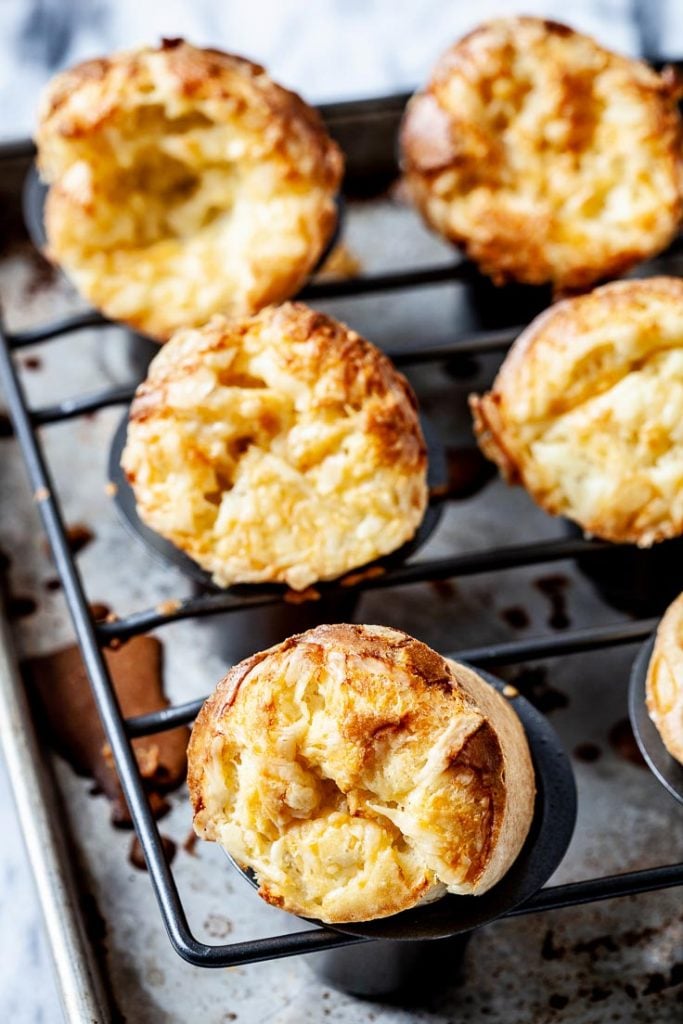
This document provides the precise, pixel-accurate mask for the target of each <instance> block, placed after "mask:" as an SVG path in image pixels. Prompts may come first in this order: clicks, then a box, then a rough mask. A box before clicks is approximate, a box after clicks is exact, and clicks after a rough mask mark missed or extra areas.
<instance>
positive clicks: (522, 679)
mask: <svg viewBox="0 0 683 1024" xmlns="http://www.w3.org/2000/svg"><path fill="white" fill-rule="evenodd" d="M510 682H511V683H512V685H513V686H516V687H517V689H518V690H519V692H520V693H521V694H522V695H523V696H524V697H526V698H527V700H529V701H531V703H532V704H533V705H534V707H536V708H538V710H539V711H543V712H544V713H545V714H548V712H550V711H557V710H558V709H559V708H566V707H567V705H568V704H569V697H568V696H567V695H566V693H562V691H561V690H557V689H555V687H553V686H551V685H550V684H549V682H548V670H547V669H545V668H543V667H541V666H538V665H536V666H529V665H525V666H524V667H523V668H521V669H519V671H517V672H516V673H515V674H514V675H513V676H512V677H511V679H510Z"/></svg>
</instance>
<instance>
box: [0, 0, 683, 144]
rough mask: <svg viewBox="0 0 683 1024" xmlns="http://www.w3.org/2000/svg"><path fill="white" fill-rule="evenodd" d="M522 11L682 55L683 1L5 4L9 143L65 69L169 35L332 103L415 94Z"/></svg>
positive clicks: (1, 78)
mask: <svg viewBox="0 0 683 1024" xmlns="http://www.w3.org/2000/svg"><path fill="white" fill-rule="evenodd" d="M513 13H525V14H536V15H543V16H545V17H551V18H557V19H559V20H567V21H569V22H570V23H571V25H572V27H574V28H577V29H582V30H584V31H587V32H590V33H592V34H593V35H595V36H597V37H598V39H599V40H600V41H601V42H603V43H605V44H607V45H608V46H610V47H612V48H614V49H617V50H620V51H622V52H624V53H629V54H633V55H647V56H649V57H654V58H674V57H678V58H680V57H683V3H681V2H680V0H574V2H573V3H571V4H567V3H566V2H565V3H560V2H558V0H517V2H515V0H498V2H494V0H477V2H476V3H472V2H471V0H467V2H463V0H448V2H444V0H419V2H418V0H315V2H311V0H249V2H248V3H245V2H233V3H230V2H223V3H217V2H216V0H192V2H188V0H144V2H143V3H140V2H139V0H0V109H1V110H2V119H1V123H0V138H2V139H4V140H8V139H16V138H20V137H22V136H26V135H28V134H30V132H31V130H32V126H33V123H34V116H35V106H36V98H37V96H38V93H39V90H40V88H41V86H42V85H43V84H44V83H45V82H46V81H47V79H48V78H49V77H50V75H52V74H53V73H54V72H55V71H57V70H59V69H60V68H64V67H67V66H69V65H70V64H73V63H74V62H75V61H79V60H84V59H86V58H88V57H95V56H100V55H101V54H104V53H107V52H109V51H111V50H115V49H121V48H126V47H130V46H136V45H139V44H143V43H154V42H156V41H157V40H158V39H159V38H160V37H161V36H171V37H173V36H183V37H185V38H186V39H188V40H189V41H190V42H193V43H196V44H198V45H201V46H206V45H210V46H216V47H219V48H223V49H227V50H230V51H232V52H234V53H239V54H242V55H243V56H246V57H251V58H252V59H253V60H256V61H258V62H260V63H262V64H265V65H266V66H267V67H268V69H269V70H270V71H271V73H272V75H273V77H274V78H276V79H277V80H278V81H279V82H281V83H282V84H283V85H287V86H289V87H290V88H293V89H296V90H297V91H299V92H301V93H302V94H303V95H304V96H305V97H306V98H307V99H308V100H310V101H312V102H321V101H325V100H338V99H346V98H348V99H351V98H356V97H359V96H371V95H382V94H387V93H391V92H398V91H402V90H406V89H410V88H412V87H414V86H415V85H416V84H417V83H419V82H422V81H423V80H424V79H425V77H426V76H427V74H428V72H429V69H430V67H431V65H432V63H433V62H434V60H435V58H436V56H437V55H438V54H439V53H440V52H441V51H442V50H443V49H444V48H445V47H446V46H447V45H448V44H449V43H451V42H452V41H453V40H455V38H456V37H457V36H458V35H460V34H462V33H463V32H466V31H467V30H469V29H470V28H472V27H473V26H474V25H475V24H477V23H478V22H480V21H482V20H484V19H486V18H489V17H494V16H496V15H499V14H513Z"/></svg>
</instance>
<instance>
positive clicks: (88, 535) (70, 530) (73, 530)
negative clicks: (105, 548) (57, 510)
mask: <svg viewBox="0 0 683 1024" xmlns="http://www.w3.org/2000/svg"><path fill="white" fill-rule="evenodd" d="M66 536H67V540H68V542H69V548H70V549H71V551H72V553H73V554H74V555H77V554H78V552H79V551H82V550H83V548H85V547H87V546H88V544H90V542H91V541H92V540H94V538H95V534H94V533H93V531H92V530H91V529H90V527H89V526H86V525H85V523H74V524H73V526H68V527H67V530H66Z"/></svg>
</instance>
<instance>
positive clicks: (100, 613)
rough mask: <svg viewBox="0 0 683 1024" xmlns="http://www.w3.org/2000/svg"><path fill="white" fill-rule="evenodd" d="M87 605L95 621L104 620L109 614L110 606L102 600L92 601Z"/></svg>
mask: <svg viewBox="0 0 683 1024" xmlns="http://www.w3.org/2000/svg"><path fill="white" fill-rule="evenodd" d="M88 607H89V609H90V614H91V615H92V617H93V619H94V620H95V622H104V620H105V619H107V618H108V617H109V616H110V615H111V608H110V607H109V605H108V604H104V603H103V602H102V601H93V603H92V604H90V605H88Z"/></svg>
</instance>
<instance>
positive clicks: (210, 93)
mask: <svg viewBox="0 0 683 1024" xmlns="http://www.w3.org/2000/svg"><path fill="white" fill-rule="evenodd" d="M36 143H37V147H38V165H39V170H40V173H41V176H42V178H43V180H44V181H45V182H46V183H47V184H48V185H49V186H50V189H49V193H48V197H47V203H46V208H45V227H46V232H47V239H48V245H47V252H48V255H49V257H50V258H51V259H52V260H54V261H55V262H56V263H58V264H60V265H61V266H62V267H63V269H64V270H65V271H66V273H67V274H68V275H69V277H70V278H71V279H72V280H73V282H74V283H75V285H76V286H77V288H78V289H79V290H80V292H81V293H82V294H83V295H84V296H85V297H86V298H87V299H88V300H89V301H90V302H91V303H92V304H93V305H94V306H96V307H97V308H98V309H101V310H102V311H103V312H104V313H106V314H107V316H110V317H112V318H113V319H116V320H121V321H125V322H126V323H128V324H130V325H131V326H133V327H135V328H136V329H138V330H140V331H142V332H143V333H145V334H148V335H150V336H152V337H154V338H156V339H158V340H160V341H163V340H165V339H166V338H168V337H169V335H170V334H171V333H172V332H173V331H174V330H175V329H176V328H178V327H181V326H189V325H198V324H202V323H205V322H206V321H207V320H208V319H209V317H210V316H211V315H212V314H214V313H222V314H224V315H225V316H227V317H230V318H233V317H241V316H247V315H249V314H251V313H254V312H256V311H257V310H259V309H261V308H262V307H264V306H265V305H267V304H269V303H272V302H280V301H282V300H283V299H286V298H288V297H289V296H290V295H292V294H294V293H295V292H296V291H297V290H298V289H299V288H300V287H301V285H302V284H303V283H304V281H305V280H306V278H307V277H308V275H309V273H310V272H311V270H312V269H313V268H314V267H315V265H316V264H317V262H318V260H319V258H320V256H321V255H322V253H323V250H324V248H325V246H326V244H327V242H328V241H329V239H330V236H331V234H332V231H333V230H334V226H335V223H336V217H337V213H336V206H335V196H336V193H337V191H338V189H339V185H340V182H341V177H342V171H343V159H342V155H341V152H340V150H339V149H338V147H337V145H336V144H335V143H334V142H333V141H332V140H331V139H330V138H329V136H328V135H327V133H326V131H325V129H324V127H323V124H322V121H321V120H320V118H319V116H318V114H317V113H316V112H315V111H314V110H312V109H311V108H310V107H309V106H307V104H306V103H304V101H303V100H302V99H301V98H300V97H299V96H297V95H295V94H294V93H292V92H288V91H287V90H286V89H283V88H282V87H281V86H279V85H277V84H276V83H275V82H273V81H272V79H270V78H269V76H268V75H267V73H266V72H265V71H264V69H263V68H262V67H259V66H258V65H257V64H252V63H251V62H250V61H248V60H244V59H243V58H241V57H235V56H232V55H230V54H226V53H222V52H221V51H219V50H210V49H199V48H197V47H194V46H190V45H189V44H188V43H185V42H183V41H182V40H179V39H177V40H165V41H164V42H163V43H162V45H161V46H160V47H158V48H152V47H146V48H144V49H138V50H131V51H129V52H125V53H118V54H114V55H113V56H111V57H107V58H102V59H100V60H90V61H86V62H85V63H84V64H79V65H77V66H76V67H74V68H73V69H71V70H69V71H65V72H63V73H61V74H59V75H57V76H56V77H55V78H54V79H53V80H52V82H51V83H50V84H49V85H48V87H47V89H46V91H45V94H44V96H43V99H42V103H41V107H40V114H39V123H38V129H37V133H36Z"/></svg>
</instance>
